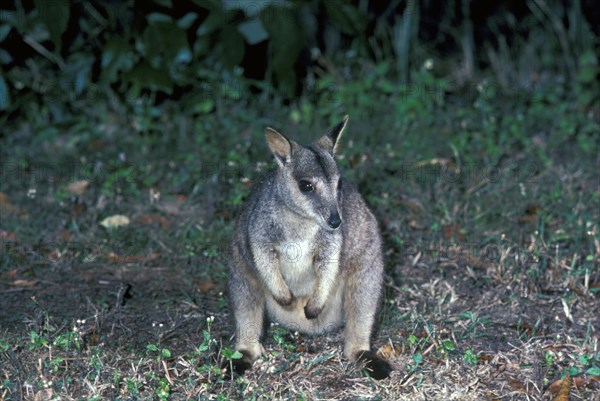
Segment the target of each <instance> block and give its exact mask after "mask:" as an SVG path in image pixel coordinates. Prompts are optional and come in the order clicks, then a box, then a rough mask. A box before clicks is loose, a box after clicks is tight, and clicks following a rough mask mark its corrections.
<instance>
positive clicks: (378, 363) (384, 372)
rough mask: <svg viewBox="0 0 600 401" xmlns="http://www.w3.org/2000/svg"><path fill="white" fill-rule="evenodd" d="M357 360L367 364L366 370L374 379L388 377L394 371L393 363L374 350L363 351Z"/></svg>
mask: <svg viewBox="0 0 600 401" xmlns="http://www.w3.org/2000/svg"><path fill="white" fill-rule="evenodd" d="M356 360H357V361H358V362H362V363H364V364H365V370H366V371H367V373H368V374H369V376H371V377H372V378H373V379H376V380H382V379H387V378H388V377H390V373H392V367H391V365H390V364H389V363H388V362H387V361H386V360H385V359H383V358H381V357H380V356H379V355H377V353H376V352H374V351H362V352H360V353H359V354H358V357H357V358H356Z"/></svg>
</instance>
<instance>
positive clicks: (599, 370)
mask: <svg viewBox="0 0 600 401" xmlns="http://www.w3.org/2000/svg"><path fill="white" fill-rule="evenodd" d="M585 374H586V375H591V376H600V367H598V366H594V367H591V368H589V369H588V370H586V371H585Z"/></svg>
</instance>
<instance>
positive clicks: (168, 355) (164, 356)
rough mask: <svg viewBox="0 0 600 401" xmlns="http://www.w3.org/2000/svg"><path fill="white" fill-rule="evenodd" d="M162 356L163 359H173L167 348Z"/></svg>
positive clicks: (163, 350)
mask: <svg viewBox="0 0 600 401" xmlns="http://www.w3.org/2000/svg"><path fill="white" fill-rule="evenodd" d="M161 354H162V356H163V358H170V357H171V351H169V350H168V349H166V348H163V349H162V351H161Z"/></svg>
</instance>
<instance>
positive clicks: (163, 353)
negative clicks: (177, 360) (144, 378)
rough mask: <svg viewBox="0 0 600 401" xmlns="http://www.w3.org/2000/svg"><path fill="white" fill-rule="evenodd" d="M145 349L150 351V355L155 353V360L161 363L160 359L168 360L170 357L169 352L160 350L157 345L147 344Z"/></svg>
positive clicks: (165, 349) (164, 349) (163, 349)
mask: <svg viewBox="0 0 600 401" xmlns="http://www.w3.org/2000/svg"><path fill="white" fill-rule="evenodd" d="M146 349H147V350H148V351H150V353H156V354H157V355H156V360H157V361H161V360H162V359H168V358H170V357H171V351H169V350H168V349H167V348H161V347H159V346H158V345H157V344H148V345H147V346H146Z"/></svg>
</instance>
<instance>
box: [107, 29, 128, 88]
mask: <svg viewBox="0 0 600 401" xmlns="http://www.w3.org/2000/svg"><path fill="white" fill-rule="evenodd" d="M134 63H135V53H134V52H133V49H132V48H131V46H130V45H129V43H127V41H126V40H125V39H122V38H119V37H112V38H110V39H109V40H108V41H107V42H106V44H105V45H104V49H102V59H101V66H102V79H103V80H105V81H107V82H109V83H112V82H115V81H117V80H118V78H119V72H121V71H128V70H130V69H131V68H133V65H134Z"/></svg>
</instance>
